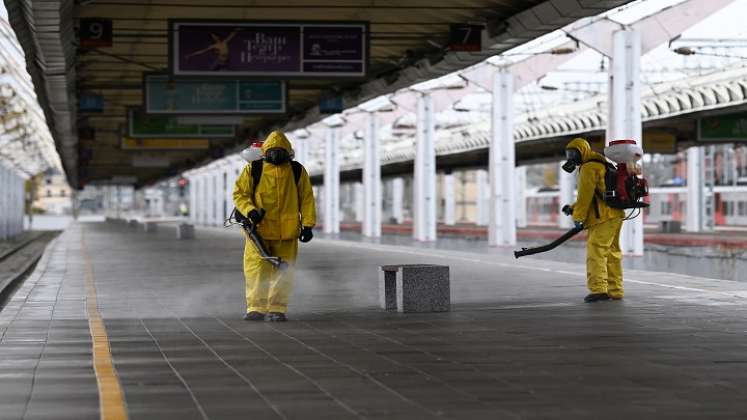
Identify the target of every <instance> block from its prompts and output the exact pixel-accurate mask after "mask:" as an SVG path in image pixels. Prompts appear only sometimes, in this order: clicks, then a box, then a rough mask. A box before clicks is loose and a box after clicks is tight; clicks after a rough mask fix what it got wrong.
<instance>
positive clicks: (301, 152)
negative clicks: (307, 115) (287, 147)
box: [293, 138, 309, 165]
mask: <svg viewBox="0 0 747 420" xmlns="http://www.w3.org/2000/svg"><path fill="white" fill-rule="evenodd" d="M308 145H309V141H308V139H298V138H297V139H296V140H295V141H294V142H293V152H294V154H295V158H294V159H295V161H296V162H299V163H300V164H301V165H306V162H307V161H308V160H309V148H308Z"/></svg>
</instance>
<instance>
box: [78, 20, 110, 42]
mask: <svg viewBox="0 0 747 420" xmlns="http://www.w3.org/2000/svg"><path fill="white" fill-rule="evenodd" d="M78 36H79V38H80V46H81V47H82V48H102V47H111V46H112V21H111V19H102V18H81V19H80V29H79V30H78Z"/></svg>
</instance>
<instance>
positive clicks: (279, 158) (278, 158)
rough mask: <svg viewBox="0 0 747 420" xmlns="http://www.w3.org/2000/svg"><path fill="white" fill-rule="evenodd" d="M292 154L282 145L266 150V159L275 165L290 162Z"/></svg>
mask: <svg viewBox="0 0 747 420" xmlns="http://www.w3.org/2000/svg"><path fill="white" fill-rule="evenodd" d="M290 160H291V155H290V153H288V151H287V150H285V149H283V148H282V147H273V148H272V149H270V150H268V151H266V152H265V161H266V162H268V163H271V164H273V165H282V164H284V163H286V162H290Z"/></svg>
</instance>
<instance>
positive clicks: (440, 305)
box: [379, 264, 451, 312]
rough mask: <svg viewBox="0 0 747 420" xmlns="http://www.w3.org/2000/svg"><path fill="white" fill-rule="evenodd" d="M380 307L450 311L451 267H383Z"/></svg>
mask: <svg viewBox="0 0 747 420" xmlns="http://www.w3.org/2000/svg"><path fill="white" fill-rule="evenodd" d="M379 302H380V304H381V308H382V309H385V310H388V311H393V310H395V309H396V310H397V312H447V311H449V308H450V305H451V291H450V287H449V266H446V265H435V264H404V265H384V266H381V272H380V273H379Z"/></svg>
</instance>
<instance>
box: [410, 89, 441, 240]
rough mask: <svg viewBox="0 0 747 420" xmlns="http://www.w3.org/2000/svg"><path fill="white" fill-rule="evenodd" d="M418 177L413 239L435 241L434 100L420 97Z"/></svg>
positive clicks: (416, 167) (414, 188)
mask: <svg viewBox="0 0 747 420" xmlns="http://www.w3.org/2000/svg"><path fill="white" fill-rule="evenodd" d="M417 111H418V112H417V139H416V151H415V176H414V185H413V203H412V205H413V209H414V211H413V213H414V214H413V237H414V238H415V240H418V241H435V240H436V147H435V138H434V137H435V135H434V132H435V127H434V125H435V121H434V112H433V99H432V98H431V96H430V94H427V93H424V94H421V95H420V97H418V109H417Z"/></svg>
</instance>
